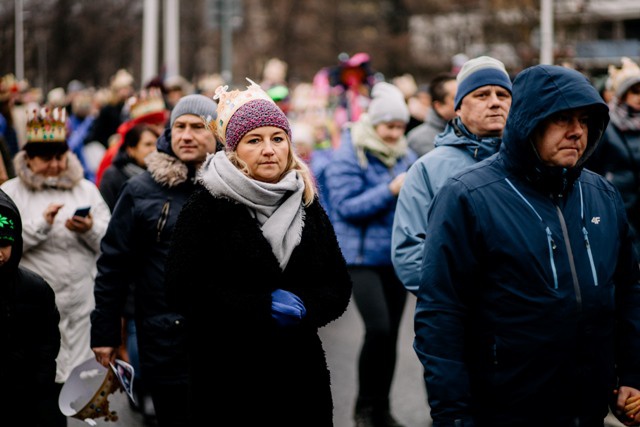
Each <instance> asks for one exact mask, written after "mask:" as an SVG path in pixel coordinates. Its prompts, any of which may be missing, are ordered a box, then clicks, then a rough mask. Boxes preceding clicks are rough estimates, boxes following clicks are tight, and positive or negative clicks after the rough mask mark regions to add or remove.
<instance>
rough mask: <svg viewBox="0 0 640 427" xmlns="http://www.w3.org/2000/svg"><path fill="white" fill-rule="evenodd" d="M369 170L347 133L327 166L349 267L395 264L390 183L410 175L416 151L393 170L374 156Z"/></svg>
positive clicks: (337, 225) (338, 230) (369, 157)
mask: <svg viewBox="0 0 640 427" xmlns="http://www.w3.org/2000/svg"><path fill="white" fill-rule="evenodd" d="M366 156H367V162H368V165H367V167H365V168H363V167H362V166H360V164H359V163H358V156H357V154H356V152H355V149H354V147H353V143H352V142H351V132H350V130H349V129H347V130H345V132H344V133H343V136H342V142H341V144H340V148H338V149H337V150H336V151H335V153H334V155H333V159H332V161H331V164H329V166H328V167H327V172H326V174H327V177H326V184H327V187H328V188H329V197H330V205H331V222H332V223H333V227H334V229H335V231H336V235H337V237H338V242H339V243H340V248H341V249H342V253H343V254H344V257H345V259H346V261H347V264H349V265H367V266H377V265H391V227H392V225H393V216H394V214H395V211H396V201H397V197H396V196H394V195H393V194H391V191H390V190H389V183H390V182H391V181H392V180H393V178H394V177H396V176H397V175H399V174H401V173H402V172H406V171H407V169H409V166H411V164H412V163H413V162H414V161H415V160H416V155H415V153H414V152H413V151H412V150H408V152H407V155H406V156H404V157H402V158H400V159H399V160H398V162H397V163H396V164H395V166H394V167H393V168H391V169H389V168H387V166H386V165H385V164H384V163H382V162H381V161H380V160H378V159H377V158H376V157H374V156H373V155H371V154H370V153H368V152H367V153H366Z"/></svg>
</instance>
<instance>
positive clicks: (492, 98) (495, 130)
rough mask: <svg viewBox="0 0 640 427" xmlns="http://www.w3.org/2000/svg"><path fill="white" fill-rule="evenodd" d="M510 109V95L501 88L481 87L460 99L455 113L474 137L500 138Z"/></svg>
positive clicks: (492, 86)
mask: <svg viewBox="0 0 640 427" xmlns="http://www.w3.org/2000/svg"><path fill="white" fill-rule="evenodd" d="M510 108H511V94H510V93H509V91H508V90H506V89H505V88H503V87H501V86H495V85H489V86H482V87H479V88H478V89H476V90H474V91H473V92H470V93H469V94H467V95H466V96H465V97H464V98H462V102H461V103H460V109H459V110H458V111H457V112H456V113H457V114H458V116H460V119H461V120H462V123H464V125H465V126H466V128H467V129H468V130H469V132H471V133H472V134H474V135H477V136H480V137H484V136H502V131H503V130H504V125H505V124H506V123H507V116H508V115H509V109H510Z"/></svg>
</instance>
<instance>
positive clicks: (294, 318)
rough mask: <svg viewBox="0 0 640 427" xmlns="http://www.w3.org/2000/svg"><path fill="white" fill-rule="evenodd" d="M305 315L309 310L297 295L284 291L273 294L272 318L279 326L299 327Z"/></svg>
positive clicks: (278, 290)
mask: <svg viewBox="0 0 640 427" xmlns="http://www.w3.org/2000/svg"><path fill="white" fill-rule="evenodd" d="M305 314H307V310H306V309H305V308H304V304H303V303H302V300H301V299H300V298H299V297H298V296H297V295H295V294H292V293H291V292H289V291H285V290H282V289H276V290H275V291H273V292H271V317H273V318H274V319H275V321H276V323H277V324H278V325H280V326H293V325H297V324H298V323H300V320H302V318H303V317H304V316H305Z"/></svg>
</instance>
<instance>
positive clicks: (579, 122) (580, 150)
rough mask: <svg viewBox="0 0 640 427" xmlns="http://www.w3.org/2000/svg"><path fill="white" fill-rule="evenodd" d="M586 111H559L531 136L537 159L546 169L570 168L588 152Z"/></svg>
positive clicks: (579, 109)
mask: <svg viewBox="0 0 640 427" xmlns="http://www.w3.org/2000/svg"><path fill="white" fill-rule="evenodd" d="M588 122H589V114H588V111H587V110H586V109H584V108H578V109H575V110H567V111H560V112H558V113H555V114H553V115H551V116H550V117H548V118H546V119H545V120H544V121H543V122H542V123H541V127H540V131H539V132H537V134H536V135H535V136H534V141H535V147H536V150H537V151H538V156H539V157H540V159H541V160H542V162H543V163H544V164H545V165H549V166H560V167H564V168H571V167H573V166H575V165H576V163H578V160H580V158H581V157H582V155H583V154H584V151H585V149H586V148H587V138H588V136H589V128H588V126H587V123H588Z"/></svg>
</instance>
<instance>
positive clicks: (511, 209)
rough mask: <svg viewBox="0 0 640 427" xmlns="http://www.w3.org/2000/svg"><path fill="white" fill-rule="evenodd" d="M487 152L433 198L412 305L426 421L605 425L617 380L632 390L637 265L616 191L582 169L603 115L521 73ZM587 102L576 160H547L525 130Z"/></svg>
mask: <svg viewBox="0 0 640 427" xmlns="http://www.w3.org/2000/svg"><path fill="white" fill-rule="evenodd" d="M513 94H514V96H513V103H512V106H511V111H510V115H509V118H508V120H507V125H506V128H505V132H504V135H503V140H502V145H501V147H500V151H499V153H498V154H497V155H494V156H492V157H490V158H488V159H487V160H485V161H483V162H480V163H478V164H476V165H474V166H471V167H470V168H468V169H466V170H465V171H463V172H461V173H460V174H458V175H457V176H455V177H454V178H453V179H451V180H450V181H449V182H448V183H447V184H446V185H445V186H444V187H442V189H441V190H440V191H439V192H438V193H437V194H436V196H435V198H434V200H433V203H432V205H431V209H430V211H429V215H428V228H427V235H428V236H429V237H428V239H426V240H425V252H424V258H425V260H424V263H423V267H422V275H421V284H420V288H419V290H418V294H417V296H418V302H417V307H416V314H415V331H416V338H415V342H414V347H415V350H416V352H417V354H418V357H419V358H420V360H421V362H422V364H423V366H424V369H425V374H424V375H425V381H426V384H427V392H428V396H429V403H430V406H431V415H432V418H433V425H434V427H442V426H465V427H468V426H492V427H496V426H505V427H506V426H531V427H533V426H545V427H548V426H558V427H559V426H569V425H572V426H573V425H602V423H603V419H604V417H605V416H606V415H607V411H608V408H607V405H608V403H610V401H611V399H612V398H613V396H614V395H613V390H614V389H615V388H616V387H617V386H618V385H627V386H633V387H636V388H638V387H640V357H638V355H639V354H640V310H639V309H638V307H640V286H639V284H638V278H639V277H640V274H639V271H638V262H637V260H636V258H635V256H634V253H633V251H632V240H631V235H630V230H629V226H628V224H627V220H626V215H625V210H624V206H623V203H622V200H621V198H620V195H619V193H618V191H617V190H616V189H615V188H614V187H613V186H612V185H611V184H610V183H608V182H607V181H606V180H605V179H604V178H602V177H601V176H599V175H597V174H594V173H592V172H590V171H587V170H583V167H582V165H583V164H584V161H585V160H586V159H587V158H588V156H589V155H590V154H591V153H592V152H593V150H594V149H595V147H596V144H597V142H598V140H599V139H600V137H601V135H602V132H603V130H604V128H605V127H606V124H607V122H608V114H607V107H606V105H605V104H604V103H603V102H602V101H601V99H600V97H599V95H598V93H597V92H596V91H595V89H594V88H593V87H592V86H591V84H590V83H589V81H588V80H587V79H586V78H585V77H584V76H582V75H580V74H579V73H578V72H576V71H573V70H568V69H566V68H562V67H554V66H536V67H532V68H529V69H527V70H525V71H523V72H521V73H520V75H518V77H517V78H516V80H515V82H514V86H513ZM581 106H589V107H590V113H589V123H588V129H589V141H588V148H587V150H586V152H585V155H584V156H583V158H582V159H581V161H580V162H579V164H578V165H576V166H575V167H574V168H571V169H564V168H559V167H550V166H545V165H543V164H542V163H541V161H540V160H539V158H538V157H537V154H536V153H535V151H534V149H533V146H532V143H531V139H530V137H531V135H532V134H533V132H534V130H535V129H536V127H537V126H538V125H539V124H540V123H541V122H542V120H543V119H545V118H546V117H548V116H549V115H551V114H553V113H555V112H558V111H562V110H567V109H572V108H577V107H581Z"/></svg>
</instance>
